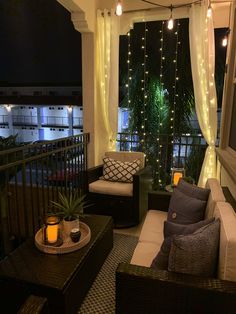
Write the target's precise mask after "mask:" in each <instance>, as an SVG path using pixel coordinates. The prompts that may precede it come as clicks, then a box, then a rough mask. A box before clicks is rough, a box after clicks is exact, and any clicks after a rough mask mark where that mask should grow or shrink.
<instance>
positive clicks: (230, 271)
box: [214, 202, 236, 281]
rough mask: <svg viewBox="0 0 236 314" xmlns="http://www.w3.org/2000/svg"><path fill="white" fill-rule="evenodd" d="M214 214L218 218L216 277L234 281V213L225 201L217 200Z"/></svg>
mask: <svg viewBox="0 0 236 314" xmlns="http://www.w3.org/2000/svg"><path fill="white" fill-rule="evenodd" d="M214 216H215V217H216V218H220V222H221V223H220V248H219V262H218V277H219V278H220V279H224V280H231V281H236V214H235V212H234V210H233V208H232V206H231V205H230V204H229V203H227V202H217V204H216V207H215V213H214Z"/></svg>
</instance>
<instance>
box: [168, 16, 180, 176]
mask: <svg viewBox="0 0 236 314" xmlns="http://www.w3.org/2000/svg"><path fill="white" fill-rule="evenodd" d="M179 27H180V22H179V20H178V21H177V27H176V32H175V35H176V44H175V57H174V59H173V64H174V83H173V98H172V99H173V103H172V109H171V111H170V128H171V137H172V139H171V143H172V144H174V134H175V110H176V103H177V98H178V97H179V95H178V92H177V84H178V81H179V79H180V77H179V74H178V50H179V48H180V44H181V42H180V41H179ZM173 151H174V147H173ZM174 166H175V165H174V153H173V154H172V168H173V167H174ZM170 175H171V173H170Z"/></svg>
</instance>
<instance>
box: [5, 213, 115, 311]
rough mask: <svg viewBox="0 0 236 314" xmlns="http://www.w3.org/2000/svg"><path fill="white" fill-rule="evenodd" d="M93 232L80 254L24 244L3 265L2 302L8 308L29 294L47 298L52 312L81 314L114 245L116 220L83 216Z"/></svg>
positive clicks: (30, 241) (31, 243)
mask: <svg viewBox="0 0 236 314" xmlns="http://www.w3.org/2000/svg"><path fill="white" fill-rule="evenodd" d="M81 221H83V222H85V223H86V224H87V225H88V226H89V227H90V230H91V240H90V242H89V243H88V244H87V245H86V246H84V247H83V248H81V249H78V250H77V251H74V252H71V253H67V254H60V255H53V254H47V253H43V252H41V251H40V250H38V249H37V248H36V247H35V244H34V239H29V240H27V241H26V242H24V243H23V244H22V245H20V246H19V247H18V248H17V249H16V250H15V251H14V252H12V253H11V254H10V255H9V256H8V257H7V258H6V259H4V260H2V261H1V262H0V287H1V288H0V292H1V294H0V302H1V306H2V304H7V305H8V313H11V304H12V303H14V302H17V301H18V300H19V299H24V298H25V297H26V296H28V295H29V294H35V295H39V296H44V297H47V299H48V303H49V310H50V313H68V314H73V313H77V312H78V308H79V306H80V305H81V303H82V301H83V299H84V297H85V295H86V293H87V291H88V290H89V288H90V286H91V284H92V282H93V281H94V279H95V277H96V275H97V273H98V272H99V270H100V268H101V266H102V264H103V262H104V261H105V259H106V257H107V255H108V253H109V252H110V250H111V248H112V246H113V221H112V219H111V217H108V216H100V215H99V216H96V215H85V216H84V217H81Z"/></svg>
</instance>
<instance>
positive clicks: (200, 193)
mask: <svg viewBox="0 0 236 314" xmlns="http://www.w3.org/2000/svg"><path fill="white" fill-rule="evenodd" d="M176 188H177V189H178V190H179V191H181V192H183V193H184V194H186V195H188V196H191V197H194V198H197V199H199V200H202V201H207V200H208V196H209V193H210V189H206V188H201V187H199V186H196V185H194V184H190V183H188V182H186V181H184V180H183V179H180V180H179V182H178V185H177V187H176Z"/></svg>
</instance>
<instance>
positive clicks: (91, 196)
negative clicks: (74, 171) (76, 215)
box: [85, 152, 152, 228]
mask: <svg viewBox="0 0 236 314" xmlns="http://www.w3.org/2000/svg"><path fill="white" fill-rule="evenodd" d="M105 156H106V157H110V158H112V159H115V160H119V161H122V162H125V161H128V162H131V161H134V160H135V159H140V160H141V167H140V170H139V171H137V172H136V173H135V174H134V175H133V182H132V183H122V182H109V181H104V180H99V178H100V177H101V176H102V175H103V165H99V166H97V167H94V168H90V169H88V171H87V179H88V200H89V202H90V203H91V204H92V206H89V207H87V208H86V209H85V213H89V214H98V215H99V214H101V215H109V216H112V217H113V220H114V226H115V227H116V228H124V227H131V226H134V225H137V224H138V223H139V222H140V221H141V219H142V217H143V215H144V213H145V211H146V210H147V192H148V190H149V189H150V185H151V182H152V179H151V171H150V168H148V167H145V166H144V165H145V155H144V154H143V153H141V152H106V153H105ZM102 181H103V182H102ZM94 183H95V184H97V183H98V185H99V184H101V185H102V189H101V190H99V189H96V190H94ZM104 185H105V188H104Z"/></svg>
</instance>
